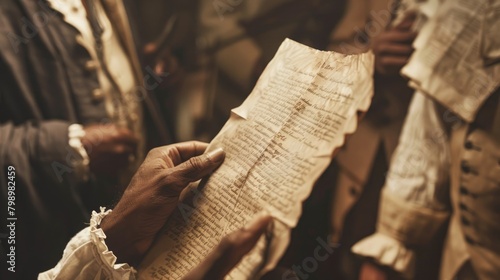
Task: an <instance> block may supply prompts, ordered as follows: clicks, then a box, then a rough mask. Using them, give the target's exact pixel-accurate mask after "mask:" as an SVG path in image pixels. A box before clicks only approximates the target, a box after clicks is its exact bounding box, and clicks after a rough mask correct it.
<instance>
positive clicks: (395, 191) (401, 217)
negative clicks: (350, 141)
mask: <svg viewBox="0 0 500 280" xmlns="http://www.w3.org/2000/svg"><path fill="white" fill-rule="evenodd" d="M448 173H449V147H448V136H447V133H446V132H445V130H444V128H443V125H442V123H441V119H440V116H439V114H437V112H436V108H435V104H434V102H433V101H432V100H431V99H429V98H427V97H426V96H424V95H423V94H421V93H418V92H417V93H415V96H414V99H413V101H412V104H411V105H410V111H409V113H408V116H407V118H406V122H405V125H404V128H403V132H402V134H401V137H400V141H399V145H398V147H397V149H396V151H395V153H394V155H393V158H392V161H391V166H390V170H389V173H388V174H387V179H386V183H385V187H384V190H383V193H382V198H381V201H380V211H379V220H378V224H377V231H376V233H375V234H374V235H372V236H369V237H367V238H365V239H363V240H361V241H360V242H358V243H357V244H356V245H354V246H353V248H352V250H353V252H354V253H356V254H358V255H361V256H364V257H367V258H370V259H371V260H373V261H374V262H375V263H377V264H379V265H381V266H386V267H389V268H391V269H393V270H395V271H397V272H399V273H401V274H403V275H406V276H411V275H412V273H413V266H414V262H415V253H414V251H413V248H415V247H417V246H420V245H423V244H426V243H427V242H429V241H430V240H431V239H432V238H433V237H434V235H435V234H436V232H437V231H438V230H439V228H440V227H441V226H442V225H443V224H444V223H445V222H446V221H447V219H448V216H449V205H448V203H447V197H446V196H447V193H448V192H447V187H448V184H447V179H448ZM363 269H365V268H363ZM363 275H365V276H366V274H365V273H363V270H362V273H361V276H362V277H363ZM362 279H370V278H369V277H366V278H362Z"/></svg>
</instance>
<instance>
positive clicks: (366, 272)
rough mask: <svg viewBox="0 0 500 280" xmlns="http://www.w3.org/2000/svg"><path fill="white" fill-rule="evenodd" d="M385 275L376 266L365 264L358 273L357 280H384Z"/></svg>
mask: <svg viewBox="0 0 500 280" xmlns="http://www.w3.org/2000/svg"><path fill="white" fill-rule="evenodd" d="M386 279H387V274H386V273H385V271H383V270H382V269H380V268H379V267H378V266H376V265H374V264H372V263H370V262H365V263H363V265H362V266H361V270H360V272H359V280H386Z"/></svg>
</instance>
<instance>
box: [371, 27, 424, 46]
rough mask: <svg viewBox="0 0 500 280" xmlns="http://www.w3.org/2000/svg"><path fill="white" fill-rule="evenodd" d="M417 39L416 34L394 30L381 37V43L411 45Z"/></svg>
mask: <svg viewBox="0 0 500 280" xmlns="http://www.w3.org/2000/svg"><path fill="white" fill-rule="evenodd" d="M416 37H417V33H416V32H410V31H399V30H392V31H388V32H387V33H384V34H382V35H380V38H379V39H378V40H379V41H381V42H388V43H402V44H411V43H412V42H413V41H414V40H415V38H416Z"/></svg>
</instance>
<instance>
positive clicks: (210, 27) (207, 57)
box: [197, 0, 345, 138]
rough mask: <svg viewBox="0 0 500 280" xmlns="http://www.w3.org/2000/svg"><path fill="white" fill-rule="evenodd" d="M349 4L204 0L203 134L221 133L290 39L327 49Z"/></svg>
mask: <svg viewBox="0 0 500 280" xmlns="http://www.w3.org/2000/svg"><path fill="white" fill-rule="evenodd" d="M344 7H345V1H343V0H342V1H331V0H328V1H326V0H316V1H305V0H272V1H261V0H259V1H227V0H216V1H213V0H201V1H200V9H199V16H200V17H199V18H200V26H199V30H198V34H199V37H198V39H197V45H198V48H199V50H200V51H201V52H203V55H204V57H203V59H204V60H203V65H204V66H205V67H206V69H207V75H208V77H207V80H206V84H205V89H204V90H205V92H206V95H205V96H206V98H207V101H206V109H205V116H204V119H203V121H201V122H200V123H199V125H200V127H201V128H204V130H203V133H202V131H200V132H199V134H200V135H202V134H205V136H208V137H209V138H212V137H213V136H215V135H216V134H217V132H218V131H219V130H220V128H222V126H223V124H224V123H225V122H226V121H227V119H228V117H229V113H230V110H231V109H232V108H235V107H237V106H239V105H240V104H241V103H242V102H243V100H245V98H246V97H247V96H248V94H249V93H250V92H251V90H252V88H253V86H254V84H255V82H256V81H257V79H258V77H259V76H260V74H261V73H262V71H263V70H264V67H265V66H266V65H267V63H268V62H269V61H270V60H271V58H272V57H273V56H274V54H275V53H276V51H277V50H278V47H279V46H280V44H281V43H282V42H283V40H284V39H285V38H287V37H290V38H292V39H294V40H296V41H299V42H302V43H305V44H308V45H310V46H312V47H316V48H319V49H324V48H325V47H326V46H327V44H328V38H329V36H330V33H331V32H332V30H333V28H334V27H335V26H336V24H337V22H338V21H339V20H340V18H341V15H342V14H343V13H344Z"/></svg>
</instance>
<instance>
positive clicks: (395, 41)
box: [372, 13, 417, 75]
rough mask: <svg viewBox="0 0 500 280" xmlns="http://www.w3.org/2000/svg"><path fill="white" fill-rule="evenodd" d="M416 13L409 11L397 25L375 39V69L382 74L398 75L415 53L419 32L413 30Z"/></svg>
mask: <svg viewBox="0 0 500 280" xmlns="http://www.w3.org/2000/svg"><path fill="white" fill-rule="evenodd" d="M415 18H416V14H415V13H409V14H407V15H406V16H405V18H404V19H403V20H402V21H401V22H400V23H399V24H398V25H397V26H395V27H393V28H392V29H389V30H387V31H385V32H383V33H382V34H380V36H378V37H376V38H374V39H373V44H372V49H373V53H374V54H375V70H376V71H377V72H378V73H379V74H382V75H397V74H398V73H399V71H400V70H401V68H403V66H405V65H406V63H407V62H408V59H409V58H410V56H411V54H412V53H413V47H412V44H413V41H414V40H415V37H416V36H417V33H416V32H414V31H412V30H411V27H412V25H413V23H414V22H415Z"/></svg>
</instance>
